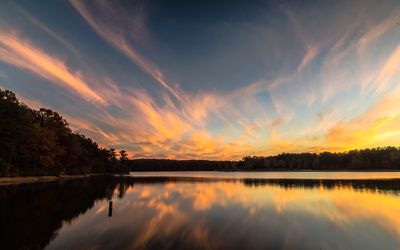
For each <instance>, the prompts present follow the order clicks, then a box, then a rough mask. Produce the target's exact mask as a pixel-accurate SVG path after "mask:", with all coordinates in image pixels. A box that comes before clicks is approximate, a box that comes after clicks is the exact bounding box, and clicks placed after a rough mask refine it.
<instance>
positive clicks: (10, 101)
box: [0, 89, 127, 176]
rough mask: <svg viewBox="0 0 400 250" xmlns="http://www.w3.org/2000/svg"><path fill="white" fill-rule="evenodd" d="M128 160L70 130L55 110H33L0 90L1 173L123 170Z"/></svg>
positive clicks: (41, 173) (25, 173) (39, 173)
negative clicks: (124, 163)
mask: <svg viewBox="0 0 400 250" xmlns="http://www.w3.org/2000/svg"><path fill="white" fill-rule="evenodd" d="M126 160H127V154H126V152H125V151H124V150H121V151H120V154H119V159H118V154H117V152H116V151H115V149H112V148H110V149H105V148H100V147H99V145H98V144H97V143H96V142H95V141H93V140H92V139H90V138H87V137H85V136H84V135H82V134H79V133H73V132H72V131H71V129H70V128H69V126H68V123H67V121H66V120H65V119H63V118H62V117H61V116H60V115H59V114H58V113H57V112H54V111H52V110H49V109H44V108H42V109H39V110H34V109H31V108H29V107H28V106H26V105H25V104H24V103H21V102H19V100H18V99H17V98H16V96H15V94H14V93H13V92H11V91H9V90H2V89H0V176H17V175H18V176H19V175H59V174H87V173H105V172H116V171H122V170H123V169H122V165H123V164H121V162H125V161H126Z"/></svg>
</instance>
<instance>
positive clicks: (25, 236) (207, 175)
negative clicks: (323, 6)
mask: <svg viewBox="0 0 400 250" xmlns="http://www.w3.org/2000/svg"><path fill="white" fill-rule="evenodd" d="M0 201H1V203H0V218H1V232H2V233H1V234H0V240H1V244H2V247H1V248H2V249H400V173H398V172H378V173H374V172H184V173H180V172H166V173H162V172H157V173H145V172H141V173H131V174H130V175H128V176H96V177H90V178H84V179H76V180H69V181H64V182H59V181H55V182H48V183H34V184H21V185H9V186H0Z"/></svg>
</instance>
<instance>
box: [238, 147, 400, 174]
mask: <svg viewBox="0 0 400 250" xmlns="http://www.w3.org/2000/svg"><path fill="white" fill-rule="evenodd" d="M238 168H239V169H241V170H302V169H308V170H380V169H382V170H400V148H398V147H380V148H371V149H363V150H351V151H347V152H343V153H330V152H323V153H319V154H316V153H284V154H279V155H276V156H268V157H257V156H247V157H244V158H243V160H242V161H240V162H239V164H238Z"/></svg>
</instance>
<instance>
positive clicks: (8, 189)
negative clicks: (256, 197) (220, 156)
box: [0, 176, 400, 249]
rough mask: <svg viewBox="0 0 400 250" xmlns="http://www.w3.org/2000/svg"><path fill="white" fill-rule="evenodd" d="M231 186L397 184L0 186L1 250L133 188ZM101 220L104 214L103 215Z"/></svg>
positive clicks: (154, 180) (375, 186) (390, 186)
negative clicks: (136, 186) (139, 186)
mask: <svg viewBox="0 0 400 250" xmlns="http://www.w3.org/2000/svg"><path fill="white" fill-rule="evenodd" d="M218 181H222V182H231V183H238V184H243V185H245V186H246V187H249V188H251V187H260V186H279V187H283V188H285V189H295V188H310V189H311V188H320V187H323V188H325V189H332V188H336V187H350V188H353V189H354V190H355V191H367V192H382V193H386V194H395V195H399V194H400V188H399V187H400V180H298V179H269V180H268V179H214V178H197V177H196V178H195V177H185V178H180V177H151V178H149V177H141V178H136V177H135V178H133V177H128V176H118V177H117V176H115V177H112V176H98V177H91V178H86V179H77V180H70V181H65V182H63V183H61V182H49V183H35V184H23V185H12V186H2V187H1V186H0V221H1V223H0V230H1V232H2V233H1V234H0V241H1V244H2V249H43V248H44V247H46V246H47V245H48V244H49V242H50V241H51V240H52V239H54V238H55V237H56V236H57V232H58V230H59V229H60V228H61V227H62V224H63V223H64V222H67V223H70V222H71V221H72V220H73V219H74V218H77V217H78V216H79V215H82V214H84V213H86V212H87V211H88V210H90V209H91V208H92V207H93V206H94V204H95V201H97V200H109V201H111V200H112V197H113V194H114V192H116V196H117V197H118V198H119V199H122V198H123V197H124V195H125V192H126V190H127V189H128V188H130V187H132V186H133V185H134V184H146V185H156V184H160V183H161V184H162V183H165V184H166V183H173V182H180V183H182V182H187V183H203V184H206V183H211V182H218ZM104 217H105V218H104V219H108V218H107V214H105V215H104Z"/></svg>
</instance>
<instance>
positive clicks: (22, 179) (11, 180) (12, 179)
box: [0, 174, 106, 186]
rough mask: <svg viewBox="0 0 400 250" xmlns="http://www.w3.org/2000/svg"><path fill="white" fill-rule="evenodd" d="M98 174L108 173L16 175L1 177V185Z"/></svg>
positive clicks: (68, 178)
mask: <svg viewBox="0 0 400 250" xmlns="http://www.w3.org/2000/svg"><path fill="white" fill-rule="evenodd" d="M96 175H106V174H81V175H58V176H15V177H0V186H4V185H13V184H23V183H35V182H51V181H64V180H73V179H80V178H87V177H90V176H96Z"/></svg>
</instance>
